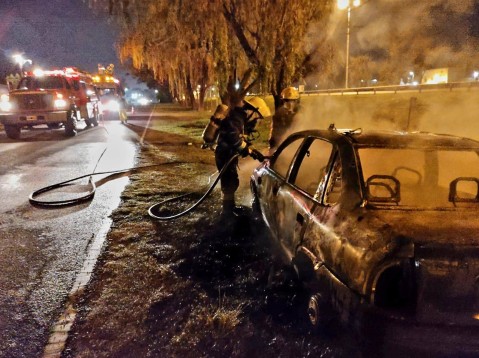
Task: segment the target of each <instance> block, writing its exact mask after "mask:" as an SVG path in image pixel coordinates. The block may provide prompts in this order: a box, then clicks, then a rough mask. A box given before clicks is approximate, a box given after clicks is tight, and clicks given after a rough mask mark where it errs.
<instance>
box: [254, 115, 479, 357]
mask: <svg viewBox="0 0 479 358" xmlns="http://www.w3.org/2000/svg"><path fill="white" fill-rule="evenodd" d="M251 189H252V193H253V198H254V200H253V208H254V209H255V210H256V211H257V212H259V213H260V214H261V216H262V218H263V220H264V221H265V223H266V224H267V226H268V228H269V230H270V231H271V233H272V235H271V236H272V238H273V240H274V242H275V243H277V244H278V247H279V248H280V249H281V252H282V253H283V254H284V255H283V256H284V258H286V260H287V262H288V263H290V264H291V265H293V266H294V268H295V271H296V272H297V274H298V275H299V278H300V279H301V281H302V282H304V283H306V284H307V286H308V287H309V288H310V290H311V298H310V301H309V308H308V314H309V318H310V321H311V323H313V324H314V325H319V324H321V323H324V322H326V321H327V319H328V318H330V313H331V312H334V313H335V314H336V317H339V318H341V321H342V322H347V323H350V324H352V325H353V326H354V327H356V328H357V327H361V328H364V326H365V325H366V322H369V323H371V322H387V323H388V325H389V326H391V327H396V328H397V329H398V331H397V332H399V331H400V330H401V328H400V327H402V331H401V332H402V333H401V334H399V335H398V334H394V339H400V338H398V337H402V339H405V340H409V341H411V340H414V339H415V337H417V334H418V333H424V332H426V331H428V330H429V332H434V333H433V334H431V335H430V337H435V338H437V337H440V334H439V333H440V332H442V333H445V330H446V329H447V339H448V342H449V343H450V344H455V339H456V338H457V339H459V340H462V339H464V338H465V339H466V340H467V341H468V342H472V343H470V344H471V345H472V346H473V347H470V348H471V349H472V351H473V352H478V351H479V343H478V341H477V333H478V331H479V142H477V141H474V140H471V139H465V138H459V137H453V136H446V135H434V134H427V133H399V132H387V133H384V132H369V133H367V132H362V131H361V130H352V131H348V130H337V129H336V128H334V126H333V125H332V126H331V127H330V129H328V130H314V131H313V130H311V131H304V132H298V133H295V134H292V135H291V136H289V137H288V138H287V139H286V140H285V141H284V142H283V143H282V144H281V145H280V147H279V148H278V150H277V151H276V152H275V153H274V155H273V156H272V158H271V159H270V160H266V161H265V162H264V163H262V164H261V165H260V166H259V167H258V168H257V169H255V171H254V172H253V175H252V177H251ZM378 318H379V320H376V319H378ZM358 322H359V323H358ZM389 326H388V327H389ZM473 332H474V333H473ZM455 333H457V334H455ZM471 334H475V336H474V337H475V338H476V339H475V340H468V338H471V337H470V335H471ZM474 342H475V343H474ZM431 343H433V342H431ZM419 344H424V342H423V341H420V343H419Z"/></svg>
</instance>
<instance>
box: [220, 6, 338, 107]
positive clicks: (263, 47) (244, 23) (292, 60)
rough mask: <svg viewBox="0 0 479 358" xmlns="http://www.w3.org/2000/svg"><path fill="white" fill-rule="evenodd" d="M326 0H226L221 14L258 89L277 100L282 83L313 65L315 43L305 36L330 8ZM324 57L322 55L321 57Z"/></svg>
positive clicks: (288, 82) (293, 79)
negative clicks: (241, 51)
mask: <svg viewBox="0 0 479 358" xmlns="http://www.w3.org/2000/svg"><path fill="white" fill-rule="evenodd" d="M331 4H332V2H331V1H329V0H276V1H271V0H226V1H224V4H223V14H224V16H225V19H226V20H227V21H228V23H229V24H230V26H231V27H232V29H233V30H234V32H235V35H236V37H237V39H238V41H239V43H240V44H241V47H242V48H243V50H244V52H245V54H246V56H247V57H248V60H249V63H250V65H251V71H252V72H253V73H254V74H255V76H256V78H255V79H254V80H256V81H257V82H258V89H259V90H260V91H264V92H270V93H271V94H272V95H273V96H274V97H275V106H277V105H278V103H279V94H280V92H281V90H282V89H283V88H284V87H286V86H291V85H292V84H297V83H299V81H300V80H301V79H303V78H304V77H306V76H307V75H308V74H309V73H310V72H312V71H314V70H315V69H316V65H317V64H314V63H313V59H314V58H317V57H315V56H314V55H315V53H316V51H317V49H318V47H319V46H318V45H319V44H318V43H317V42H316V41H314V40H311V38H309V37H308V34H309V32H310V31H311V30H312V29H313V27H314V26H319V25H320V24H321V20H322V19H323V18H324V17H326V16H327V15H328V14H329V13H330V11H331ZM325 58H326V57H325Z"/></svg>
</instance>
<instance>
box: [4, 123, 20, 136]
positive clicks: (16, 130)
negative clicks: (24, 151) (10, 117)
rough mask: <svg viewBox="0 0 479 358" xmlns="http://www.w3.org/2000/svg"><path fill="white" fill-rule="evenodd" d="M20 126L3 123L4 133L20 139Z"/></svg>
mask: <svg viewBox="0 0 479 358" xmlns="http://www.w3.org/2000/svg"><path fill="white" fill-rule="evenodd" d="M20 132H21V128H20V127H18V126H12V125H5V133H7V137H8V138H10V139H20Z"/></svg>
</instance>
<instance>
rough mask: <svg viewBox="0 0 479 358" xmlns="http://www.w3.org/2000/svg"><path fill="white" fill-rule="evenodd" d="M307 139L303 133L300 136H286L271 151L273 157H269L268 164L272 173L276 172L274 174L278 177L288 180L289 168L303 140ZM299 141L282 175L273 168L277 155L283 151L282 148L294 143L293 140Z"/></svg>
mask: <svg viewBox="0 0 479 358" xmlns="http://www.w3.org/2000/svg"><path fill="white" fill-rule="evenodd" d="M306 139H307V137H306V136H304V135H301V136H295V135H293V136H290V137H288V138H287V139H286V140H285V141H284V142H283V143H281V145H280V146H279V147H278V149H277V150H276V151H275V152H274V153H273V157H272V158H271V160H270V165H269V168H270V170H272V171H273V172H274V173H276V175H277V176H278V177H280V178H283V179H284V181H285V182H288V178H289V176H290V175H291V169H292V167H293V163H294V162H295V160H296V157H297V156H298V153H299V151H300V149H301V147H302V146H303V145H304V141H305V140H306ZM297 140H299V141H301V143H300V144H299V146H298V148H297V149H296V152H295V153H294V155H293V157H292V158H291V161H290V163H289V165H288V169H287V171H286V175H284V176H283V175H282V174H281V173H279V172H278V171H277V170H276V168H275V165H276V161H277V160H278V158H279V156H280V155H281V153H283V151H284V149H286V148H287V147H289V146H290V145H291V144H292V143H294V142H295V141H297Z"/></svg>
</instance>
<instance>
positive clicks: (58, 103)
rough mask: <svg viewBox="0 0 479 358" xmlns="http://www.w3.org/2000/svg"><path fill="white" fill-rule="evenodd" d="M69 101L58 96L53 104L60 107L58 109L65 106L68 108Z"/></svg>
mask: <svg viewBox="0 0 479 358" xmlns="http://www.w3.org/2000/svg"><path fill="white" fill-rule="evenodd" d="M67 105H68V104H67V101H65V100H64V99H63V98H57V99H56V100H55V101H54V102H53V106H54V107H55V108H58V109H63V108H66V107H67Z"/></svg>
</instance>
